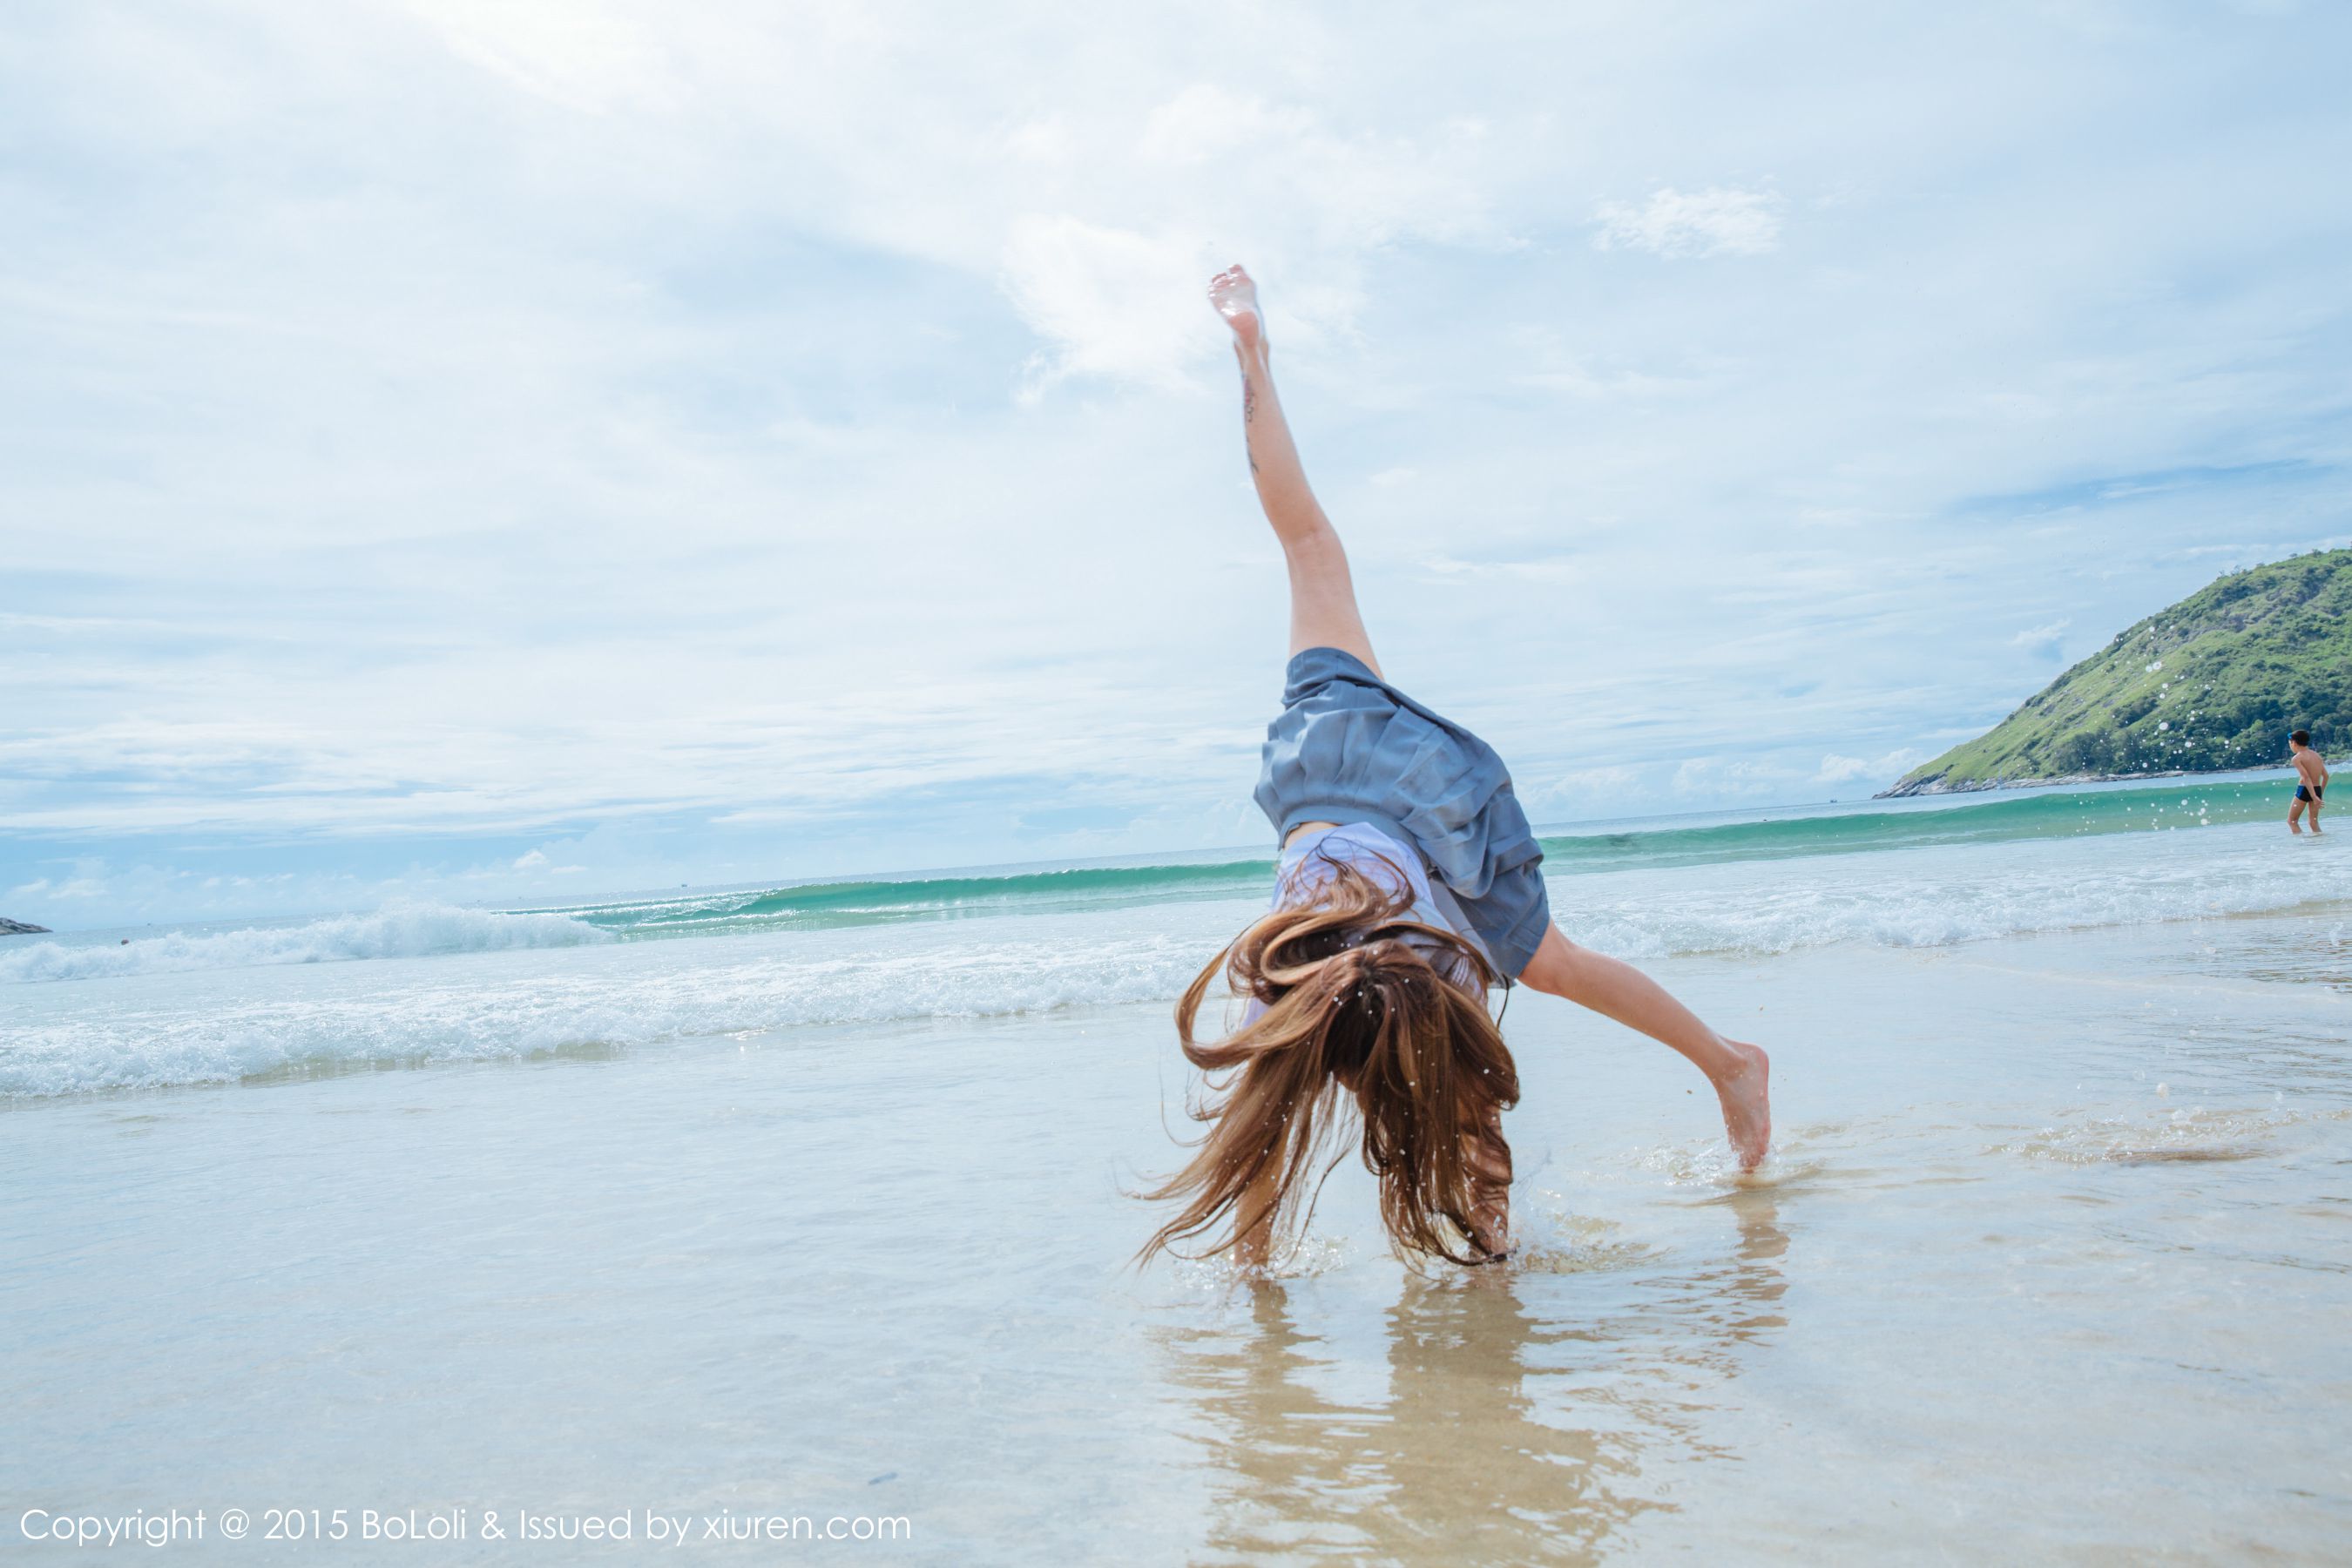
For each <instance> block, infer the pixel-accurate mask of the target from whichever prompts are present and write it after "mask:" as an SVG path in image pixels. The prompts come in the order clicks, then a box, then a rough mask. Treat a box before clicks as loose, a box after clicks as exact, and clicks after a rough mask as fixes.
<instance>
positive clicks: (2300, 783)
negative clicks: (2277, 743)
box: [2286, 730, 2327, 833]
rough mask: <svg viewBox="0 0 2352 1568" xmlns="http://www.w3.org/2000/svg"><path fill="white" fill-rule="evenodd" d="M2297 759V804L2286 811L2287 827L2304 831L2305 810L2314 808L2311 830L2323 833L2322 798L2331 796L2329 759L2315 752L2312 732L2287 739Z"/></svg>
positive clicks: (2295, 787)
mask: <svg viewBox="0 0 2352 1568" xmlns="http://www.w3.org/2000/svg"><path fill="white" fill-rule="evenodd" d="M2286 745H2287V750H2288V751H2289V752H2292V753H2293V754H2294V772H2295V785H2294V805H2290V806H2288V807H2287V808H2286V825H2287V826H2289V827H2291V828H2293V829H2294V831H2295V832H2297V833H2300V832H2302V831H2303V808H2304V807H2305V806H2306V805H2307V806H2309V807H2311V830H2312V831H2313V832H2314V833H2316V832H2318V831H2319V806H2320V797H2321V796H2322V795H2326V793H2327V759H2326V758H2325V757H2323V756H2321V755H2320V754H2319V753H2318V752H2315V751H2313V750H2312V749H2311V731H2308V730H2297V731H2295V732H2294V734H2292V735H2289V736H2288V737H2287V738H2286Z"/></svg>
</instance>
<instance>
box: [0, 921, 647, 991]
mask: <svg viewBox="0 0 2352 1568" xmlns="http://www.w3.org/2000/svg"><path fill="white" fill-rule="evenodd" d="M610 940H612V938H611V933H609V932H606V931H599V930H598V929H596V928H595V927H594V926H592V925H590V924H588V923H587V922H586V921H580V920H574V919H572V917H571V916H569V915H562V914H534V913H523V914H504V913H500V912H499V911H498V910H467V909H459V908H457V907H456V906H454V905H449V904H427V903H413V904H392V905H387V906H386V907H384V908H383V909H381V910H376V911H375V912H373V914H356V915H331V916H329V917H327V918H326V919H323V920H315V921H309V922H307V923H305V924H302V925H286V926H248V927H246V928H243V929H241V930H236V931H210V932H189V931H166V932H165V933H163V935H161V936H149V937H134V938H132V939H131V941H129V942H124V943H121V945H119V946H115V947H87V946H79V945H76V944H74V943H70V942H36V943H34V944H32V945H31V946H29V947H12V948H9V949H7V950H5V952H0V984H22V983H26V982H30V981H42V980H96V979H101V978H107V977H111V976H119V975H128V974H163V973H175V972H180V971H185V970H192V969H245V968H250V967H252V966H254V965H257V964H270V963H335V962H338V961H341V960H348V959H362V958H425V957H430V956H432V955H435V954H438V953H451V952H499V951H501V950H504V949H509V948H523V947H576V946H579V945H580V944H582V943H583V942H608V941H610Z"/></svg>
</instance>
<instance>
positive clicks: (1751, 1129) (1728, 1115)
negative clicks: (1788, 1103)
mask: <svg viewBox="0 0 2352 1568" xmlns="http://www.w3.org/2000/svg"><path fill="white" fill-rule="evenodd" d="M1724 1044H1725V1045H1727V1046H1728V1047H1731V1049H1732V1051H1733V1053H1734V1054H1735V1055H1737V1056H1738V1058H1740V1059H1741V1061H1742V1062H1743V1063H1744V1064H1745V1065H1744V1066H1742V1067H1741V1068H1740V1069H1739V1070H1738V1071H1737V1072H1734V1073H1730V1074H1727V1076H1725V1077H1723V1078H1719V1079H1716V1081H1715V1092H1716V1094H1717V1097H1719V1098H1720V1099H1721V1100H1722V1101H1723V1130H1724V1131H1726V1132H1728V1133H1730V1134H1731V1149H1732V1152H1733V1153H1735V1154H1737V1155H1738V1156H1739V1168H1740V1169H1741V1170H1742V1171H1752V1170H1754V1169H1755V1168H1756V1167H1757V1166H1759V1165H1760V1164H1762V1163H1764V1156H1765V1154H1766V1153H1767V1152H1769V1151H1770V1149H1771V1147H1772V1058H1770V1057H1768V1056H1766V1055H1765V1054H1764V1047H1761V1046H1751V1045H1749V1044H1748V1042H1746V1041H1745V1040H1726V1041H1724Z"/></svg>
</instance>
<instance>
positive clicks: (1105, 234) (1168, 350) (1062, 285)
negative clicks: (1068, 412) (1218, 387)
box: [1003, 214, 1218, 387]
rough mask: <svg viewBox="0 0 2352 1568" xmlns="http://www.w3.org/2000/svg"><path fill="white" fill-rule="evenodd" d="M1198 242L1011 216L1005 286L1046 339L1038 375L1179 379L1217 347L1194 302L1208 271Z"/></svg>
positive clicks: (1208, 320) (1166, 382) (1069, 219)
mask: <svg viewBox="0 0 2352 1568" xmlns="http://www.w3.org/2000/svg"><path fill="white" fill-rule="evenodd" d="M1207 254H1208V253H1207V251H1206V250H1205V249H1204V248H1203V247H1202V245H1201V244H1200V242H1199V241H1197V240H1192V239H1186V238H1183V237H1178V236H1168V235H1143V234H1138V233H1134V232H1132V231H1129V230H1127V229H1118V228H1104V227H1099V226H1096V225H1094V224H1090V223H1087V222H1086V221H1085V220H1083V219H1081V218H1076V217H1073V216H1068V215H1067V214H1062V215H1057V216H1034V215H1033V216H1026V217H1023V218H1020V219H1017V220H1015V221H1014V223H1013V232H1012V234H1011V236H1010V237H1008V238H1007V239H1006V241H1005V245H1004V258H1003V261H1004V289H1005V292H1006V293H1007V294H1008V295H1009V296H1011V298H1012V300H1013V305H1014V306H1015V307H1016V308H1017V309H1018V310H1020V312H1021V317H1022V320H1024V321H1026V322H1028V323H1029V326H1030V327H1031V329H1032V330H1034V331H1035V332H1036V333H1037V334H1038V335H1039V336H1040V337H1042V338H1044V339H1045V340H1046V342H1048V343H1049V344H1050V345H1051V348H1050V349H1049V350H1048V351H1047V354H1048V357H1046V358H1045V360H1044V361H1043V362H1042V363H1041V368H1042V369H1043V370H1044V372H1045V376H1044V380H1043V382H1041V383H1040V384H1039V385H1040V387H1042V385H1043V384H1049V383H1050V382H1052V381H1056V380H1059V379H1061V378H1063V377H1065V376H1070V375H1098V376H1104V377H1108V378H1110V379H1113V380H1126V381H1136V382H1140V383H1143V384H1148V385H1155V386H1162V387H1165V386H1171V385H1180V384H1182V381H1183V373H1184V370H1185V367H1186V366H1187V365H1188V364H1192V363H1198V362H1200V361H1202V360H1204V359H1207V358H1208V357H1209V356H1210V355H1212V354H1213V353H1214V352H1215V351H1216V349H1217V346H1218V342H1217V335H1216V334H1217V331H1218V329H1217V327H1216V326H1215V324H1214V321H1213V318H1212V317H1211V316H1210V315H1209V313H1208V311H1207V310H1206V309H1205V307H1204V306H1203V305H1202V299H1201V292H1202V291H1201V285H1202V281H1203V280H1204V279H1205V278H1206V277H1207V275H1208V273H1209V272H1210V271H1211V270H1213V268H1211V267H1210V266H1209V264H1208V261H1207Z"/></svg>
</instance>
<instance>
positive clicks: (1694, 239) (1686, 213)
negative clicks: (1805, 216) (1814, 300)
mask: <svg viewBox="0 0 2352 1568" xmlns="http://www.w3.org/2000/svg"><path fill="white" fill-rule="evenodd" d="M1785 205H1787V204H1785V203H1784V202H1782V200H1781V199H1780V196H1779V195H1777V194H1776V193H1774V192H1771V191H1742V190H1732V189H1726V188H1721V187H1709V188H1708V189H1706V190H1703V191H1694V192H1692V193H1690V194H1689V195H1684V194H1683V193H1682V192H1680V191H1677V190H1675V188H1674V187H1672V186H1671V185H1668V186H1663V187H1661V188H1660V189H1659V190H1657V191H1656V192H1655V193H1654V194H1653V195H1651V197H1650V199H1649V200H1648V201H1647V202H1645V203H1643V204H1642V205H1639V206H1633V205H1628V204H1626V203H1623V202H1603V203H1601V205H1600V206H1599V207H1598V208H1597V209H1595V211H1594V213H1593V219H1594V221H1595V222H1596V223H1598V224H1599V225H1600V228H1601V232H1600V233H1598V234H1596V235H1595V236H1593V239H1592V243H1593V246H1594V247H1595V248H1597V249H1601V250H1615V249H1620V248H1622V249H1626V250H1646V251H1649V252H1651V253H1652V254H1653V255H1656V256H1664V257H1685V256H1761V255H1763V254H1764V253H1765V252H1767V251H1770V250H1776V249H1778V248H1779V247H1780V213H1781V209H1782V208H1783V207H1784V206H1785Z"/></svg>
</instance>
